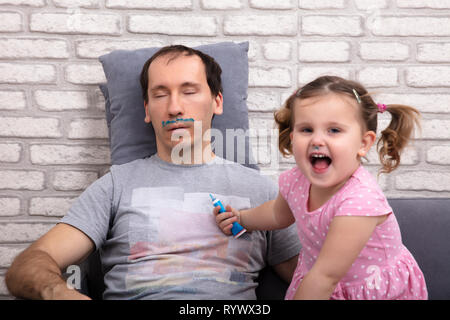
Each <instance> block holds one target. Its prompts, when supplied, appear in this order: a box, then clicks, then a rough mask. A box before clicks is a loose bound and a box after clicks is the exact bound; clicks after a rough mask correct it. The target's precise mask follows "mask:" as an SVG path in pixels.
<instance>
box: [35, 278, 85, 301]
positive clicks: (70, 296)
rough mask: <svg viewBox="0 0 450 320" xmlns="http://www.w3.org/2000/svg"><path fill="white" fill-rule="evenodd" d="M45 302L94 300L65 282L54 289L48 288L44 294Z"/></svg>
mask: <svg viewBox="0 0 450 320" xmlns="http://www.w3.org/2000/svg"><path fill="white" fill-rule="evenodd" d="M42 297H43V298H44V300H92V299H91V298H89V297H88V296H86V295H84V294H82V293H79V292H78V291H77V290H75V289H73V288H70V287H69V286H68V285H67V284H66V283H65V282H64V283H59V284H57V285H56V286H54V287H53V288H46V289H44V290H43V292H42Z"/></svg>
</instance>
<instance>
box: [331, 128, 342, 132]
mask: <svg viewBox="0 0 450 320" xmlns="http://www.w3.org/2000/svg"><path fill="white" fill-rule="evenodd" d="M329 131H330V133H339V132H341V129H339V128H331V129H330V130H329Z"/></svg>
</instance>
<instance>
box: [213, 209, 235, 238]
mask: <svg viewBox="0 0 450 320" xmlns="http://www.w3.org/2000/svg"><path fill="white" fill-rule="evenodd" d="M219 210H220V207H218V206H217V207H215V208H214V210H213V212H214V215H215V216H216V223H217V226H218V227H219V228H220V229H221V230H222V232H223V233H225V234H226V235H231V228H232V227H233V222H238V223H241V213H240V212H239V210H236V209H233V208H232V207H231V206H229V205H227V206H226V207H225V210H226V212H222V213H219Z"/></svg>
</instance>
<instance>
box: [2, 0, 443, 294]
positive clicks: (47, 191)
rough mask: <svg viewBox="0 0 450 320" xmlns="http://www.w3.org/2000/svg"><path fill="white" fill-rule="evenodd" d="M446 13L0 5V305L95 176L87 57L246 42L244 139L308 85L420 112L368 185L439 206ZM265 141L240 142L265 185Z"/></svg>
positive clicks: (93, 1)
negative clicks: (30, 248) (324, 78)
mask: <svg viewBox="0 0 450 320" xmlns="http://www.w3.org/2000/svg"><path fill="white" fill-rule="evenodd" d="M449 17H450V1H448V0H434V1H427V0H335V1H330V0H215V1H211V0H170V1H169V0H168V1H161V0H133V1H132V0H0V298H1V297H2V296H3V298H7V297H8V296H7V291H6V287H5V286H4V284H3V278H4V274H5V272H6V269H7V268H8V266H9V265H10V263H11V261H12V259H13V258H14V256H15V255H16V254H18V253H19V252H20V251H21V250H23V248H25V247H26V245H28V244H29V243H30V242H32V241H34V240H36V239H37V238H38V237H39V236H40V235H42V234H43V233H44V232H45V231H46V230H48V229H49V228H50V227H51V226H52V225H53V224H54V223H55V222H56V221H58V219H59V218H60V217H61V216H62V215H64V213H65V212H66V211H67V208H68V207H69V206H70V204H71V203H72V202H73V200H74V199H75V198H76V197H77V196H78V195H79V194H80V193H81V192H82V191H83V190H84V189H85V188H86V187H87V186H88V185H89V184H91V183H92V182H93V181H95V180H96V179H97V178H98V177H100V176H101V175H102V174H103V173H104V172H105V171H106V170H107V168H108V166H109V163H110V157H109V151H110V150H109V146H108V140H107V127H106V122H105V114H104V110H103V104H104V100H103V98H102V97H101V93H100V91H99V89H98V87H97V85H98V84H99V83H101V82H103V81H105V77H104V74H103V71H102V68H101V64H100V63H99V62H98V60H97V58H98V56H100V55H102V54H105V53H108V52H110V51H112V50H115V49H130V50H131V49H137V48H141V47H149V46H163V45H166V44H172V43H183V44H188V45H199V44H206V43H214V42H219V41H236V42H240V41H249V42H250V52H249V59H250V74H249V84H250V88H249V97H248V106H249V111H250V126H251V128H252V129H260V128H270V127H271V126H272V125H273V117H272V112H273V111H274V110H276V109H277V108H279V106H280V105H281V103H282V102H283V101H284V100H285V99H286V98H287V97H288V96H289V94H290V93H291V92H293V91H294V90H295V89H296V88H297V87H298V86H299V85H302V84H305V83H306V82H308V81H310V80H313V79H314V78H315V77H317V76H319V75H323V74H334V75H339V76H343V77H347V78H350V79H354V80H359V81H361V82H363V84H365V85H366V86H368V87H369V88H370V91H373V92H376V93H377V95H376V96H375V97H376V100H377V101H380V102H385V103H394V102H399V103H405V104H411V105H414V106H416V107H417V108H418V109H419V110H420V111H421V112H422V114H423V122H422V133H421V134H417V135H416V137H417V140H416V141H414V143H413V144H412V145H411V147H410V148H409V149H408V151H407V152H406V153H405V156H404V158H403V159H404V161H403V163H402V166H401V167H400V168H399V169H398V170H397V171H395V172H394V173H392V174H390V175H382V176H381V177H380V180H379V182H380V185H381V186H382V188H383V189H384V190H385V192H386V194H387V195H388V196H391V197H448V196H450V187H449V186H450V173H449V172H450V170H449V169H448V168H449V165H450V129H449V127H450V91H449V88H450V18H449ZM385 124H386V119H385V118H383V121H381V123H380V125H385ZM266 138H267V137H264V136H263V135H262V133H261V135H260V136H259V137H255V138H252V140H251V141H252V144H253V146H254V148H255V154H256V156H257V159H258V161H259V162H260V164H261V167H262V171H263V172H264V173H267V174H272V175H273V176H272V177H273V178H274V179H276V177H277V175H278V174H279V172H281V171H282V170H285V169H287V168H290V167H291V166H292V165H294V161H293V160H292V159H282V158H281V157H280V158H279V166H278V167H275V168H274V167H273V166H272V163H271V162H270V160H271V159H273V157H272V156H273V155H271V154H270V152H269V153H268V152H266V150H269V151H270V148H267V143H268V142H267V139H266ZM275 151H277V149H275ZM275 156H277V157H278V154H275ZM368 160H369V163H368V165H367V167H368V168H369V170H370V171H371V172H373V173H376V171H377V169H378V168H379V166H378V165H377V163H378V160H377V155H376V153H375V152H374V151H372V152H371V153H370V154H369V156H368Z"/></svg>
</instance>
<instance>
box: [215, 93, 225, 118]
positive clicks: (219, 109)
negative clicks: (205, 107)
mask: <svg viewBox="0 0 450 320" xmlns="http://www.w3.org/2000/svg"><path fill="white" fill-rule="evenodd" d="M222 113H223V95H222V93H221V92H219V93H218V94H217V96H215V97H214V114H222Z"/></svg>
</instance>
